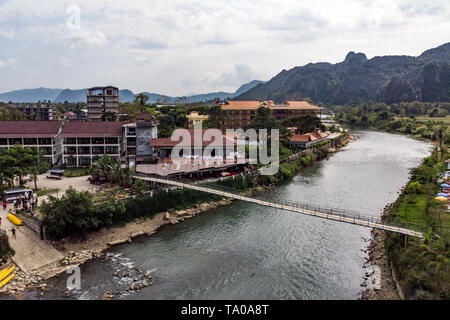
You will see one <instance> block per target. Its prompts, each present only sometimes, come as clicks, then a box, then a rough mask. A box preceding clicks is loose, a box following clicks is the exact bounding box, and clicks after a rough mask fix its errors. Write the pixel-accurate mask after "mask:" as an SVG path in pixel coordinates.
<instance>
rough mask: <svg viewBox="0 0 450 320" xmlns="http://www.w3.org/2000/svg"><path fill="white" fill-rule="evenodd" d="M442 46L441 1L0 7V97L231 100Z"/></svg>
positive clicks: (447, 35) (14, 2)
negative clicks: (280, 80) (14, 93)
mask: <svg viewBox="0 0 450 320" xmlns="http://www.w3.org/2000/svg"><path fill="white" fill-rule="evenodd" d="M448 41H450V6H449V3H448V0H409V1H406V0H378V1H377V0H345V1H336V0H307V1H305V0H223V1H220V0H184V1H181V0H146V1H145V0H142V1H141V0H134V1H133V0H124V1H118V0H110V1H104V0H96V1H91V0H82V1H76V0H69V1H65V0H0V92H5V91H9V90H15V89H22V88H36V87H40V86H44V87H50V88H72V89H80V88H86V87H89V86H94V85H107V84H112V85H116V86H118V87H120V88H127V89H131V90H133V91H134V92H139V91H149V92H156V93H161V94H168V95H174V96H178V95H187V94H190V93H205V92H210V91H234V90H235V89H237V87H239V85H240V84H242V83H244V82H248V81H250V80H253V79H260V80H268V79H270V78H271V77H273V76H274V75H276V74H277V73H279V72H280V71H281V70H282V69H290V68H292V67H294V66H299V65H304V64H306V63H309V62H319V61H327V62H332V63H335V62H340V61H342V60H343V59H344V57H345V55H346V53H347V52H348V51H357V52H364V53H366V55H367V56H368V58H371V57H373V56H378V55H394V54H407V55H419V54H421V53H422V52H423V51H424V50H426V49H429V48H432V47H436V46H438V45H441V44H443V43H445V42H448Z"/></svg>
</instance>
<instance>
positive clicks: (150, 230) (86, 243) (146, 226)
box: [7, 135, 352, 295]
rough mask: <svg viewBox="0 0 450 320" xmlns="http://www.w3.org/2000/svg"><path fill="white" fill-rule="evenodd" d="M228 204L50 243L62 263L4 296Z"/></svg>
mask: <svg viewBox="0 0 450 320" xmlns="http://www.w3.org/2000/svg"><path fill="white" fill-rule="evenodd" d="M351 139H352V136H351V135H348V136H346V137H344V138H343V139H342V140H341V141H340V142H339V145H338V146H335V148H329V149H328V150H327V154H328V153H333V152H336V151H337V150H339V149H340V148H341V147H343V146H345V145H346V144H347V143H348V142H349V141H350V140H351ZM308 157H309V156H308ZM316 159H317V157H316V158H314V157H312V156H311V157H309V158H308V161H307V162H306V163H303V162H302V159H296V161H298V162H299V163H301V164H302V167H304V166H308V165H310V164H311V163H312V162H313V161H314V160H316ZM296 167H297V166H296ZM298 167H300V166H298ZM293 173H294V172H293ZM297 173H298V172H297V171H296V172H295V173H294V174H297ZM282 181H285V180H284V179H280V183H281V182H282ZM256 189H257V190H255V188H252V189H251V190H249V192H255V191H261V190H263V189H264V188H263V187H261V186H257V187H256ZM231 202H232V201H231V200H226V199H222V200H219V201H214V202H209V203H202V204H197V205H195V206H194V207H192V208H188V209H185V210H178V211H175V210H169V211H164V212H160V213H157V214H155V215H154V216H153V217H152V218H138V219H136V220H135V221H133V222H129V223H127V224H126V225H121V226H120V225H119V226H114V227H110V228H103V229H101V230H99V231H95V232H90V233H88V234H87V235H86V236H84V237H82V236H79V237H69V238H65V239H62V240H59V241H53V242H52V243H53V245H54V246H55V248H56V249H58V250H59V251H60V252H61V253H63V254H64V259H62V260H61V262H60V263H58V264H56V265H51V266H47V267H46V268H45V270H41V271H40V272H34V273H33V275H32V274H24V275H21V276H20V277H17V279H15V280H13V281H12V282H11V283H10V284H9V285H8V288H7V292H8V293H10V294H13V295H16V294H17V293H19V292H21V291H23V290H25V289H26V288H27V286H31V288H38V289H40V290H43V291H45V287H46V285H45V281H46V280H47V279H49V278H51V277H53V276H55V275H57V274H60V273H62V272H64V271H65V270H66V269H67V268H68V267H69V266H75V265H80V264H82V263H84V262H86V261H88V260H90V259H93V258H97V257H101V256H102V255H103V253H104V252H105V251H106V250H108V249H109V248H111V246H114V245H117V244H122V243H129V242H132V240H133V239H135V238H137V237H140V236H151V235H152V234H154V233H156V232H157V231H158V230H159V229H160V228H161V227H163V226H165V225H171V224H177V223H179V222H182V221H184V220H186V219H190V218H193V217H195V216H196V215H198V214H200V213H204V212H208V211H210V210H212V209H215V208H218V207H221V206H226V205H229V204H230V203H231Z"/></svg>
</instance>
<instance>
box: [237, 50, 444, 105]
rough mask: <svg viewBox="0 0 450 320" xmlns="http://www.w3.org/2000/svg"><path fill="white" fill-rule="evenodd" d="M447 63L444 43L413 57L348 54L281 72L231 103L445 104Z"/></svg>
mask: <svg viewBox="0 0 450 320" xmlns="http://www.w3.org/2000/svg"><path fill="white" fill-rule="evenodd" d="M449 63H450V43H446V44H443V45H441V46H439V47H437V48H434V49H430V50H427V51H425V52H424V53H422V54H421V55H420V56H418V57H411V56H382V57H374V58H372V59H367V57H366V55H365V54H363V53H355V52H349V53H348V54H347V56H346V58H345V60H344V61H343V62H340V63H336V64H330V63H324V62H322V63H310V64H307V65H305V66H302V67H295V68H292V69H290V70H283V71H281V72H280V73H279V74H278V75H276V76H275V77H273V78H272V79H271V80H269V81H267V82H266V83H264V84H259V85H257V86H255V87H253V88H251V89H249V90H248V91H246V92H245V93H243V94H241V95H239V96H237V97H236V98H235V99H236V100H274V101H276V102H282V101H285V100H295V99H302V98H306V97H308V98H311V99H312V100H313V101H314V102H315V103H318V104H347V103H348V104H352V103H360V102H364V101H369V100H371V101H379V102H386V103H397V102H401V101H413V100H419V101H450V65H449Z"/></svg>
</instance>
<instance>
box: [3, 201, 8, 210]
mask: <svg viewBox="0 0 450 320" xmlns="http://www.w3.org/2000/svg"><path fill="white" fill-rule="evenodd" d="M7 205H8V204H7V203H6V200H3V211H6V206H7Z"/></svg>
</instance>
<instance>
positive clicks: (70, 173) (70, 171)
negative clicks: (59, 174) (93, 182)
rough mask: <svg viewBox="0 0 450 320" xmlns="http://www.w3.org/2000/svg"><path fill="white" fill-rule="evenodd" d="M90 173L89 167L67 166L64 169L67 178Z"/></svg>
mask: <svg viewBox="0 0 450 320" xmlns="http://www.w3.org/2000/svg"><path fill="white" fill-rule="evenodd" d="M87 175H89V169H88V168H67V169H64V176H65V177H67V178H75V177H81V176H87Z"/></svg>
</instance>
